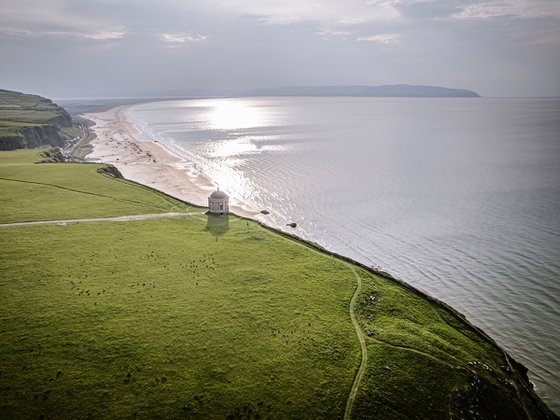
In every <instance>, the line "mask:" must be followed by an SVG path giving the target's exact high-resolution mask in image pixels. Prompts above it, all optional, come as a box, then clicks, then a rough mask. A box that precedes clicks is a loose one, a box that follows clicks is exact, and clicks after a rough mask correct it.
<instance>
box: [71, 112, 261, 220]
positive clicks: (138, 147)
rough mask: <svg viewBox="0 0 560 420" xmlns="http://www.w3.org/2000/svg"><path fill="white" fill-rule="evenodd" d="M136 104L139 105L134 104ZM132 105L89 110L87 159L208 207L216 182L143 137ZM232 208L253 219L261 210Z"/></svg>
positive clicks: (132, 178) (127, 176)
mask: <svg viewBox="0 0 560 420" xmlns="http://www.w3.org/2000/svg"><path fill="white" fill-rule="evenodd" d="M134 105H137V104H134ZM131 106H133V105H120V106H117V107H115V108H111V109H110V110H108V111H105V112H100V113H86V114H83V115H82V116H83V118H86V119H88V120H91V121H93V122H94V125H93V126H92V127H89V129H90V130H92V131H94V132H95V134H96V138H95V139H93V140H92V141H91V143H90V144H91V146H92V148H93V150H92V151H91V152H90V153H89V154H88V155H87V156H86V160H90V161H97V162H102V163H107V164H110V165H113V166H115V167H116V168H117V169H118V170H119V171H120V172H121V174H122V175H123V176H124V177H125V178H126V179H129V180H131V181H135V182H138V183H140V184H143V185H146V186H149V187H152V188H155V189H157V190H159V191H162V192H164V193H165V194H168V195H171V196H173V197H176V198H178V199H180V200H183V201H187V202H189V203H192V204H194V205H197V206H200V207H207V206H208V201H207V199H208V196H209V195H210V194H211V193H212V192H213V191H214V190H215V189H216V184H215V183H214V182H212V180H211V179H210V178H208V177H207V176H206V175H204V174H203V173H201V172H199V171H196V173H195V172H193V171H192V170H191V169H190V168H189V166H190V165H192V162H188V161H186V160H185V159H183V158H182V157H180V156H178V155H176V154H174V153H172V152H170V151H169V150H167V149H166V148H165V147H164V146H163V145H161V144H159V143H156V142H154V141H151V140H140V139H139V138H138V134H139V132H138V130H137V129H136V127H135V126H134V125H133V124H132V123H131V122H130V121H129V120H128V119H127V115H126V113H127V110H128V108H129V107H131ZM230 210H231V212H232V213H235V214H237V215H239V216H242V217H247V218H251V219H254V218H255V216H256V215H257V214H259V212H257V211H251V210H248V209H245V208H243V207H241V206H239V205H235V204H234V205H231V204H230Z"/></svg>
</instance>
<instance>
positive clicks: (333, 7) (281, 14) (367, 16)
mask: <svg viewBox="0 0 560 420" xmlns="http://www.w3.org/2000/svg"><path fill="white" fill-rule="evenodd" d="M399 1H401V0H369V1H364V0H345V1H340V0H321V1H302V0H273V1H266V2H264V1H262V0H228V1H223V0H205V1H204V2H201V3H200V4H199V5H198V7H199V8H201V9H204V10H207V11H211V12H215V13H220V14H226V15H234V16H246V15H249V16H255V17H257V18H258V20H259V22H260V23H263V24H292V23H302V22H314V23H316V24H318V25H323V26H325V25H353V24H360V23H365V22H371V21H390V20H395V19H399V18H400V17H401V13H400V12H399V10H398V9H397V8H396V6H397V4H398V3H399Z"/></svg>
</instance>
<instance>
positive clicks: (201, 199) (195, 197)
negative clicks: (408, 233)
mask: <svg viewBox="0 0 560 420" xmlns="http://www.w3.org/2000/svg"><path fill="white" fill-rule="evenodd" d="M134 105H138V104H130V105H121V106H118V107H115V108H112V109H110V110H108V111H105V112H102V113H87V114H84V115H83V117H84V118H87V119H89V120H91V121H93V122H94V123H95V125H94V126H92V127H90V130H92V131H94V132H95V133H96V134H97V137H96V138H95V139H94V140H93V141H92V142H91V145H92V147H93V150H92V152H91V153H90V154H88V155H87V157H86V159H88V160H92V159H93V160H96V161H100V162H102V163H107V164H111V165H113V166H115V167H116V168H117V169H118V170H119V171H120V172H121V173H122V175H123V176H124V177H125V178H126V179H128V180H131V181H134V182H137V183H139V184H142V185H144V186H147V187H149V188H154V189H156V190H159V191H161V192H163V193H165V194H168V195H170V196H173V197H175V198H178V199H180V200H182V201H185V202H188V203H191V204H194V205H197V206H201V207H207V197H208V195H209V194H210V193H211V192H212V191H214V190H215V188H216V185H215V184H214V183H213V182H212V180H211V179H210V178H208V177H207V176H205V175H204V174H203V173H200V172H199V171H196V173H194V172H193V171H192V169H191V168H190V167H192V165H193V162H190V161H187V160H185V159H184V158H182V157H180V156H179V155H177V154H174V153H173V152H171V151H169V150H168V149H166V148H165V147H164V146H163V145H162V144H161V143H159V142H156V141H153V140H139V132H138V130H137V129H136V128H135V126H134V125H133V124H132V123H131V122H130V121H129V120H128V119H127V115H126V113H127V110H128V108H129V107H131V106H134ZM230 210H231V211H230V213H232V214H233V215H234V216H239V217H241V218H244V219H249V220H252V221H255V222H257V223H259V224H260V225H262V226H263V227H264V228H266V229H268V230H271V231H273V232H275V233H277V234H279V235H281V236H284V237H287V238H289V239H292V240H295V241H297V242H300V243H302V244H303V245H304V246H306V247H309V248H312V249H314V250H316V251H319V252H321V253H325V254H327V255H330V256H331V257H333V258H337V259H340V260H342V261H346V262H348V263H351V264H354V265H357V266H359V267H361V268H363V269H365V270H367V271H369V272H372V273H374V274H376V275H378V276H381V277H384V278H386V279H390V280H391V281H393V282H395V283H397V284H399V285H400V286H402V287H404V288H406V289H408V290H409V291H411V292H413V293H414V294H417V295H419V296H422V297H423V298H424V299H426V300H428V301H430V302H432V303H434V304H436V305H438V306H439V307H441V308H444V309H445V310H446V311H448V312H449V313H451V314H452V315H453V316H454V317H456V318H457V319H459V320H461V322H464V323H465V324H467V325H468V326H469V327H470V328H471V330H472V331H473V332H474V333H475V334H477V335H478V336H479V337H481V338H483V339H484V340H485V341H487V342H489V343H490V344H492V345H494V346H496V347H497V348H498V349H499V350H500V351H501V352H502V353H503V354H504V356H505V358H506V360H507V361H508V364H509V368H510V369H512V370H513V371H515V372H516V373H517V375H519V377H520V379H521V378H522V380H521V381H520V382H521V383H522V384H523V386H524V388H525V390H526V391H528V392H529V393H530V394H531V395H532V398H534V397H537V398H536V400H541V398H540V397H538V394H537V393H536V390H535V387H534V385H533V384H532V382H530V380H529V377H528V373H529V372H528V369H527V367H525V366H524V365H523V364H521V363H519V362H517V361H516V360H515V359H514V358H512V357H511V356H510V355H509V354H508V353H507V352H506V350H505V349H504V348H503V347H502V346H500V345H499V344H498V343H497V342H496V341H495V340H494V339H493V338H492V337H491V336H489V335H488V334H487V333H486V332H485V331H484V330H482V329H481V328H479V327H477V326H476V325H474V324H472V323H471V322H470V321H469V320H468V319H467V318H466V316H465V315H464V314H462V313H461V312H459V311H458V310H456V309H454V308H453V307H452V306H450V305H448V304H447V303H445V302H444V301H441V300H439V299H438V298H436V297H434V296H432V295H430V294H429V293H428V292H426V291H424V290H422V289H421V288H418V287H415V286H413V285H412V284H410V283H408V282H406V281H404V280H402V279H401V278H399V277H396V276H393V275H392V274H390V273H388V272H386V271H384V270H383V269H379V268H376V267H373V266H368V265H365V264H363V263H361V262H359V261H357V260H354V259H353V258H351V257H348V256H345V255H341V254H338V253H336V252H333V251H331V250H328V249H325V248H324V247H322V246H320V245H318V244H316V243H314V242H312V241H310V240H308V239H305V238H304V237H302V236H300V235H298V234H297V233H291V232H288V231H285V230H282V229H280V228H279V227H276V226H272V225H269V224H267V223H266V222H264V221H263V220H259V218H257V217H256V216H257V215H259V212H258V211H250V210H247V209H244V208H243V207H240V206H237V205H230ZM541 401H542V400H541ZM545 407H547V406H546V403H545ZM547 408H548V407H547Z"/></svg>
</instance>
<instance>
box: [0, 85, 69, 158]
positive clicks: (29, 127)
mask: <svg viewBox="0 0 560 420" xmlns="http://www.w3.org/2000/svg"><path fill="white" fill-rule="evenodd" d="M71 129H72V118H71V117H70V115H69V114H68V112H66V110H65V109H64V108H61V107H59V106H58V105H57V104H55V103H54V102H52V101H51V100H50V99H47V98H43V97H41V96H38V95H29V94H25V93H21V92H13V91H9V90H3V89H0V150H14V149H31V148H35V147H42V146H63V145H64V142H65V140H66V139H68V138H70V137H71V136H72V135H71V134H70V133H69V132H67V131H66V130H70V131H71Z"/></svg>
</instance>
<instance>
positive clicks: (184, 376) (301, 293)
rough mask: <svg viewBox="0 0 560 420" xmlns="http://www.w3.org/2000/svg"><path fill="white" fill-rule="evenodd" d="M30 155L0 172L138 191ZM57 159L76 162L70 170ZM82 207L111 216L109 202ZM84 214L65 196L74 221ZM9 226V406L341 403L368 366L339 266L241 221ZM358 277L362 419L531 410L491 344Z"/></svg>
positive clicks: (2, 309)
mask: <svg viewBox="0 0 560 420" xmlns="http://www.w3.org/2000/svg"><path fill="white" fill-rule="evenodd" d="M17 153H20V152H17ZM27 153H29V152H27ZM31 157H32V155H30V154H28V155H25V154H20V155H17V154H16V152H4V153H1V154H0V169H1V170H2V171H5V172H11V174H12V176H13V177H16V178H23V177H32V172H33V171H34V170H39V171H43V172H42V174H41V177H40V178H41V179H42V180H43V181H45V182H46V181H48V182H49V183H54V182H55V181H56V182H57V183H61V184H63V183H65V182H67V183H69V184H70V185H69V186H71V187H72V188H77V187H80V183H81V187H80V188H78V189H83V188H86V186H87V188H89V189H90V190H91V191H93V190H92V189H95V188H100V187H102V188H103V189H102V190H101V191H103V192H107V191H109V190H111V188H115V189H116V190H114V191H115V197H118V198H119V200H116V202H115V203H114V204H115V208H116V209H117V210H118V211H124V210H125V209H124V208H123V207H122V203H123V201H120V200H122V199H123V198H125V197H135V196H136V194H140V193H139V192H138V188H137V187H136V186H134V185H129V184H126V183H122V182H118V181H116V180H114V179H111V178H108V177H107V178H106V177H104V176H102V175H100V174H97V173H96V172H95V171H94V170H92V168H93V166H92V165H82V166H77V165H55V164H48V165H34V166H29V167H28V166H26V165H25V164H23V163H22V161H26V160H27V161H29V160H30V159H31ZM64 166H68V167H72V168H73V167H75V168H76V169H73V170H74V171H75V172H73V177H72V178H71V179H69V178H68V177H67V174H66V173H65V172H64V170H65V169H64V168H63V167H64ZM51 177H52V178H51ZM98 178H99V179H98ZM111 184H114V185H113V186H111ZM0 185H3V184H0ZM96 186H97V187H96ZM117 190H118V192H117ZM13 193H15V192H13ZM18 194H19V197H20V198H19V199H21V200H24V201H25V202H33V201H34V205H33V207H34V217H37V218H41V219H48V218H49V217H48V216H49V213H48V211H51V210H48V211H45V210H43V209H45V208H46V209H52V208H54V207H55V206H54V204H52V203H50V201H51V195H50V194H43V193H42V192H41V190H30V191H27V190H24V191H20V192H19V193H18ZM36 194H40V195H39V197H40V200H37V199H34V197H35V195H36ZM117 194H118V195H117ZM143 194H145V198H144V199H145V200H146V202H150V199H149V198H148V196H150V195H151V196H152V200H153V201H154V202H159V200H161V196H159V195H157V194H155V193H153V192H151V191H148V190H144V191H143ZM82 196H83V194H81V193H74V195H73V196H72V195H69V196H68V197H65V201H64V202H65V203H67V201H66V200H82V199H83V197H82ZM2 197H4V194H2ZM52 200H54V201H57V202H58V203H59V205H60V201H58V200H60V199H59V198H57V197H53V198H52ZM88 206H89V207H90V210H91V211H98V212H100V213H103V214H100V215H103V216H104V215H106V213H104V212H106V209H107V208H108V207H107V206H109V208H111V206H110V205H108V204H107V202H103V204H101V202H100V203H99V204H98V205H96V204H95V202H94V201H92V202H89V203H88ZM135 209H136V207H135V206H133V205H132V204H131V207H130V210H131V212H134V210H135ZM42 211H44V213H43V215H42V216H41V212H42ZM75 211H77V209H76V208H74V207H73V206H69V216H68V217H69V218H70V217H71V215H74V214H75ZM3 218H4V219H6V218H8V219H10V220H11V219H12V218H11V216H9V215H7V214H6V215H4V216H3ZM228 222H229V223H228ZM2 229H3V230H1V235H0V244H1V246H2V249H3V250H4V252H3V254H2V257H1V259H0V272H1V273H2V276H1V277H0V325H1V326H2V328H1V330H0V331H1V332H0V366H1V367H0V378H1V387H0V417H34V416H39V415H41V414H47V415H49V414H50V415H53V414H55V413H56V415H57V416H58V417H70V416H82V417H86V416H88V415H89V414H91V415H93V416H94V417H115V416H118V417H124V416H132V415H134V414H139V415H141V416H143V417H162V416H163V417H180V416H189V417H193V416H194V417H202V418H208V417H217V416H218V417H226V416H228V415H232V416H234V417H235V416H237V417H242V416H245V417H246V418H251V417H253V418H256V417H257V416H256V414H258V415H259V416H260V417H270V418H279V417H296V416H302V415H303V414H305V416H306V417H324V418H333V417H340V416H341V415H342V413H343V412H344V406H345V403H346V398H347V396H348V392H349V389H350V385H351V383H352V379H353V375H354V374H355V372H356V370H357V368H358V363H359V360H360V353H359V344H358V340H357V338H356V336H355V332H354V329H353V326H352V324H351V323H350V319H349V316H348V303H349V301H350V298H351V296H352V293H353V292H354V288H355V285H356V279H355V277H354V274H353V273H352V270H351V269H350V267H349V265H348V264H347V263H345V262H342V261H340V260H337V259H334V258H332V257H329V256H326V255H324V254H320V253H318V252H316V251H313V250H310V249H309V248H306V247H304V246H302V245H301V244H299V243H297V242H294V241H292V240H288V239H286V238H284V237H282V236H280V235H277V234H275V233H273V232H270V231H269V230H267V229H264V228H262V227H260V226H259V225H257V224H255V223H252V222H247V221H245V220H242V219H238V218H236V217H230V218H229V221H228V220H226V219H223V218H212V219H207V218H206V217H205V216H192V217H188V218H182V219H158V220H149V221H137V222H98V223H95V224H69V225H67V226H64V227H63V226H56V225H51V226H27V227H17V228H2ZM359 273H360V276H361V277H362V280H363V283H364V289H363V291H362V294H361V296H360V299H359V303H358V305H357V307H356V308H355V310H356V314H357V317H358V319H359V321H360V323H361V325H362V327H363V329H364V331H365V330H371V331H372V332H373V333H374V334H373V335H372V336H371V337H367V346H368V353H369V354H368V368H367V370H366V374H365V377H364V379H363V381H362V386H361V387H360V390H359V393H358V399H357V401H356V404H355V406H354V411H353V414H354V416H355V417H373V418H398V417H402V416H405V417H408V418H414V417H416V418H448V417H449V416H451V417H459V416H463V417H466V418H469V417H475V418H476V415H475V414H474V413H475V412H476V411H479V412H480V413H481V414H482V415H484V416H488V417H490V416H491V414H492V413H495V414H497V415H498V417H501V418H516V417H522V414H523V409H522V408H521V406H520V405H519V402H518V399H517V397H516V393H515V388H514V387H511V386H506V385H504V383H505V382H506V381H511V380H512V376H511V374H509V373H508V372H506V371H505V369H503V368H502V366H505V365H506V361H505V360H504V358H503V355H502V354H501V352H500V351H499V350H497V349H496V348H495V347H494V346H492V345H491V344H489V343H488V342H486V341H484V340H483V339H481V338H480V337H479V336H478V335H477V334H475V333H474V332H473V331H472V330H471V329H470V328H468V327H467V326H466V325H465V324H463V323H462V322H460V321H459V320H458V319H457V318H456V317H454V316H451V315H450V313H449V312H448V311H446V310H444V309H442V308H440V307H438V306H435V305H434V304H432V303H430V302H428V301H426V300H425V299H423V298H421V297H419V296H417V295H415V294H413V293H412V292H410V291H408V290H406V289H404V288H403V287H401V286H398V285H396V284H395V283H393V282H392V281H389V280H387V279H383V278H380V277H377V276H375V275H373V274H371V273H369V272H366V271H365V270H361V269H360V270H359ZM371 296H375V299H374V301H375V302H374V303H372V300H371ZM475 360H476V361H478V362H480V363H479V364H477V365H474V366H473V365H469V364H468V362H472V361H475ZM483 363H484V364H486V366H487V367H484V366H483V365H482V364H483ZM517 386H518V388H519V389H521V391H522V387H521V386H520V385H519V384H518V385H517ZM524 396H525V397H526V396H527V394H524ZM525 403H526V405H527V409H528V410H529V411H530V412H531V413H532V414H533V415H534V417H535V418H539V413H538V410H537V408H536V406H534V404H533V402H532V401H531V400H530V399H525ZM471 405H473V406H476V408H475V410H474V411H473V414H472V415H470V414H469V413H468V409H469V408H470V406H471Z"/></svg>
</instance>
